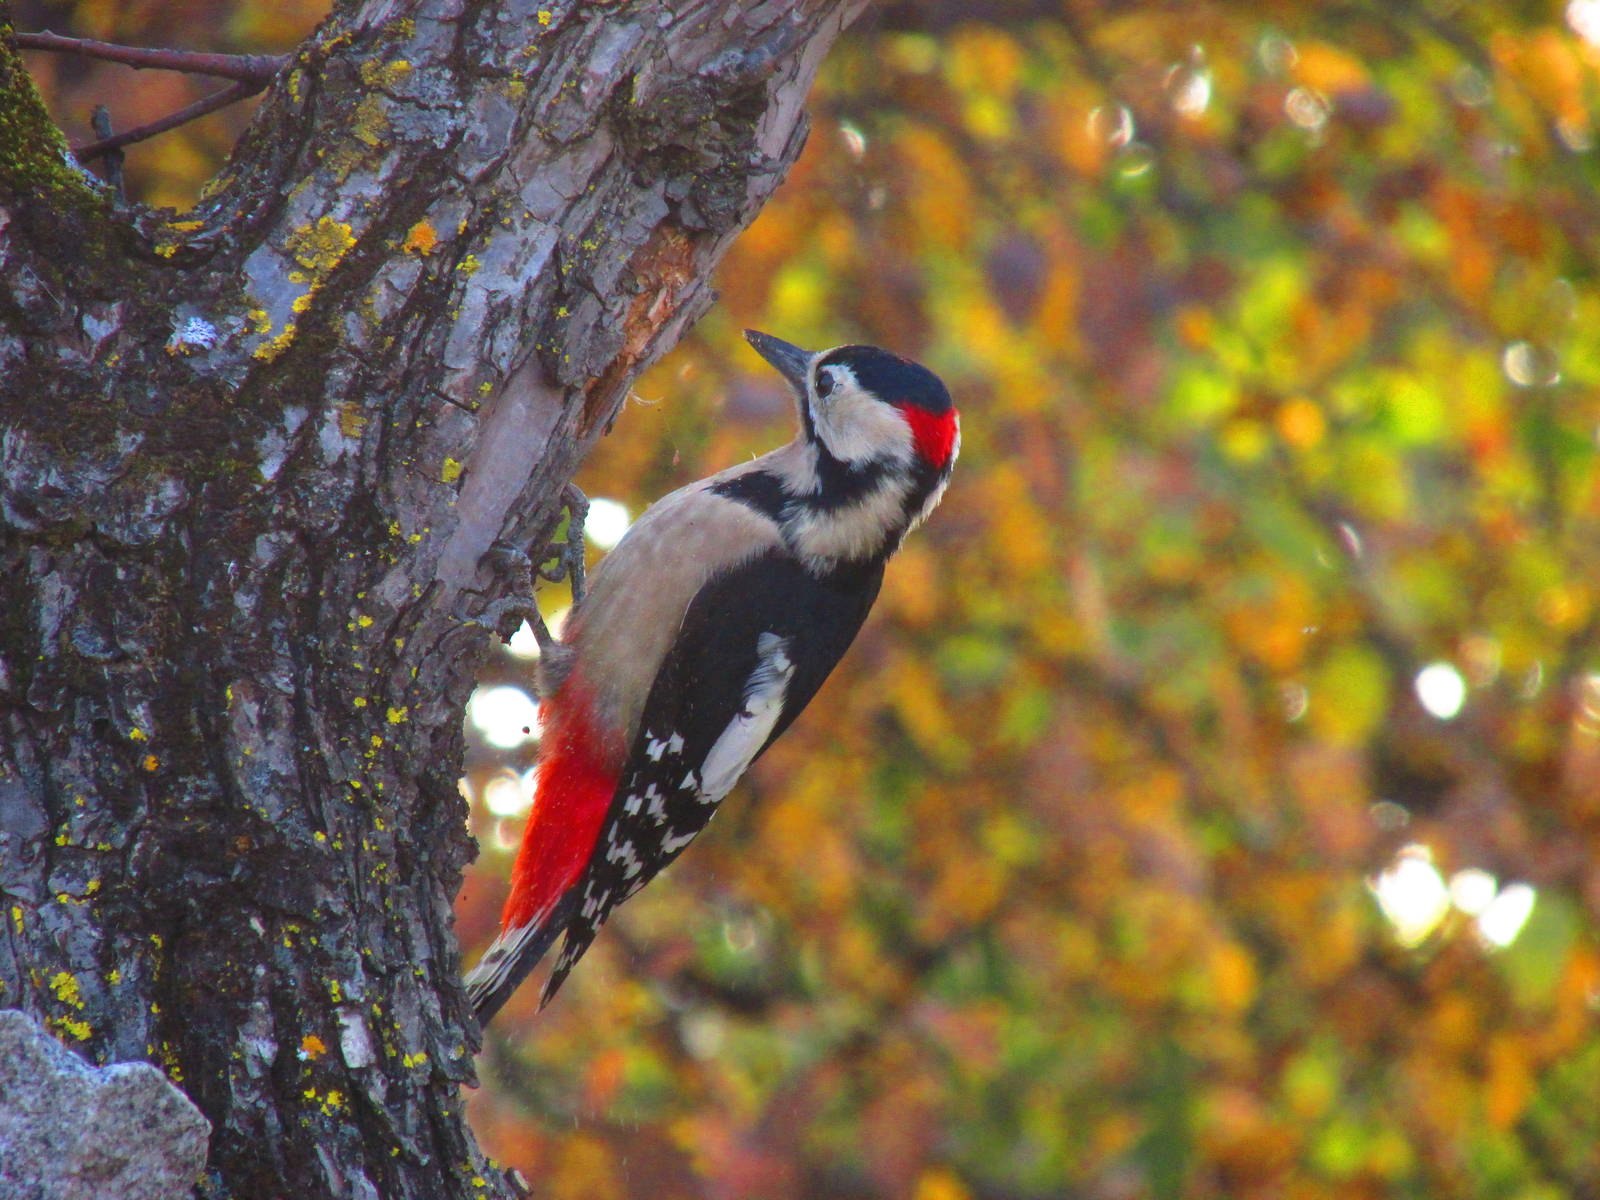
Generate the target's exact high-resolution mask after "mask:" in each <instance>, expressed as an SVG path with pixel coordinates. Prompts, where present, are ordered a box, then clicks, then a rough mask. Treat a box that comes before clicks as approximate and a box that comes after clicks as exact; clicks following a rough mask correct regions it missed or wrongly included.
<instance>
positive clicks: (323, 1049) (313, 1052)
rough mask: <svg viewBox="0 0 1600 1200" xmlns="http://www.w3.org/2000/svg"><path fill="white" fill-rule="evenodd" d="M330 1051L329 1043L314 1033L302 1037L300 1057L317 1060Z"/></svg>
mask: <svg viewBox="0 0 1600 1200" xmlns="http://www.w3.org/2000/svg"><path fill="white" fill-rule="evenodd" d="M327 1052H328V1044H327V1043H326V1042H324V1041H323V1040H322V1039H321V1038H319V1037H318V1036H317V1035H316V1034H314V1033H308V1034H306V1036H305V1037H303V1038H301V1039H300V1057H301V1058H303V1059H306V1060H308V1061H312V1062H315V1061H316V1060H317V1059H319V1058H321V1057H322V1056H323V1055H324V1054H326V1053H327Z"/></svg>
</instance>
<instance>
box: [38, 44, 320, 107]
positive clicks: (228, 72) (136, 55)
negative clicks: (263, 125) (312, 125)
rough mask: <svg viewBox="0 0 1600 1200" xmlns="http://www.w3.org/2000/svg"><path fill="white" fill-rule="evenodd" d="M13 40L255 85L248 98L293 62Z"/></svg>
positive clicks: (273, 56) (279, 58)
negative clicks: (287, 64)
mask: <svg viewBox="0 0 1600 1200" xmlns="http://www.w3.org/2000/svg"><path fill="white" fill-rule="evenodd" d="M12 39H13V40H14V41H15V42H16V45H17V48H18V49H20V50H46V51H50V52H51V53H55V54H81V55H83V56H84V57H85V58H103V59H105V60H106V61H107V62H114V63H121V64H122V65H123V66H125V67H132V68H134V69H135V70H142V69H144V68H146V67H151V68H156V69H159V70H163V71H182V72H184V73H185V74H188V75H212V76H215V77H216V78H218V79H232V80H234V81H235V82H236V83H248V84H254V85H255V86H254V87H253V88H251V90H250V91H248V92H245V93H244V95H246V96H249V95H253V94H254V93H255V92H259V91H261V89H263V88H264V87H266V86H267V85H268V84H269V83H271V82H272V80H273V77H274V76H275V75H277V73H278V72H279V71H281V70H282V69H283V67H284V65H285V64H286V63H287V62H288V61H289V56H288V55H287V54H205V53H201V52H198V51H194V50H153V49H150V48H149V47H145V46H119V45H117V44H116V43H114V42H97V41H94V40H92V39H90V38H73V37H63V36H62V35H61V34H59V33H49V32H43V33H15V34H12Z"/></svg>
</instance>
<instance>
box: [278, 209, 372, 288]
mask: <svg viewBox="0 0 1600 1200" xmlns="http://www.w3.org/2000/svg"><path fill="white" fill-rule="evenodd" d="M355 244H356V236H355V232H354V231H353V230H352V229H351V228H350V226H349V225H348V224H346V223H345V222H344V221H335V220H334V219H333V218H332V217H318V218H317V223H316V224H315V225H302V226H300V228H299V229H296V230H294V232H292V233H290V234H289V238H288V240H287V242H286V243H285V244H284V249H286V250H288V251H289V253H290V254H291V255H293V256H294V260H295V262H297V263H299V264H300V265H301V266H302V267H305V268H306V270H308V271H311V272H313V273H314V274H315V275H319V276H321V275H326V274H327V273H328V272H329V271H331V270H333V269H334V267H336V266H338V265H339V260H340V259H342V258H343V257H344V256H345V255H346V254H347V253H349V251H350V249H351V247H353V246H354V245H355Z"/></svg>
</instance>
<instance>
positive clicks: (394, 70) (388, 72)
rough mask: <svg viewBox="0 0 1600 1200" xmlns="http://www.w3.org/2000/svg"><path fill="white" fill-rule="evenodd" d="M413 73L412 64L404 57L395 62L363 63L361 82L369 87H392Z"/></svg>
mask: <svg viewBox="0 0 1600 1200" xmlns="http://www.w3.org/2000/svg"><path fill="white" fill-rule="evenodd" d="M409 74H411V64H410V63H408V62H407V61H406V60H405V59H403V58H397V59H395V60H394V61H393V62H386V63H376V62H364V63H362V64H361V82H362V83H364V84H366V85H367V86H368V87H376V88H391V87H393V86H394V85H395V84H397V83H399V82H400V81H401V80H402V79H404V78H405V77H406V76H407V75H409Z"/></svg>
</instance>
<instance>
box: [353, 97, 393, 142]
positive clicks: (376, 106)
mask: <svg viewBox="0 0 1600 1200" xmlns="http://www.w3.org/2000/svg"><path fill="white" fill-rule="evenodd" d="M351 129H352V130H353V132H354V133H355V135H356V138H357V139H358V140H360V141H363V142H365V143H366V144H367V145H369V146H381V145H383V135H384V134H385V133H387V132H388V131H389V118H388V116H387V115H386V114H385V113H384V111H383V99H382V97H380V96H379V95H378V94H377V93H376V92H374V93H372V94H371V95H369V96H363V97H362V98H361V103H360V104H357V105H356V116H355V120H354V121H353V122H352V123H351Z"/></svg>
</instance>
